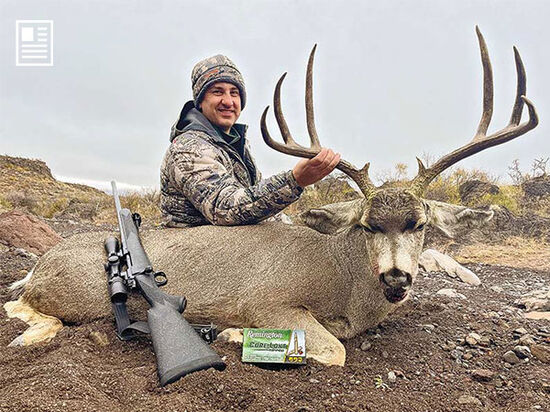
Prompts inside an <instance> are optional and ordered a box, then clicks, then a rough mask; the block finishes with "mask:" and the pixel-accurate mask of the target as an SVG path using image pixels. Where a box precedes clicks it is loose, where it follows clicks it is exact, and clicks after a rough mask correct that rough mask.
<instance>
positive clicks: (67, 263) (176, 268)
mask: <svg viewBox="0 0 550 412" xmlns="http://www.w3.org/2000/svg"><path fill="white" fill-rule="evenodd" d="M107 236H108V233H97V232H96V233H86V234H80V235H76V236H73V237H71V238H70V239H68V240H66V241H65V242H62V243H61V244H59V245H57V246H56V247H55V248H53V249H52V250H51V251H49V252H48V253H47V254H46V255H44V256H43V257H42V258H41V259H40V261H39V263H38V265H37V266H36V268H35V270H34V274H33V276H32V278H31V280H30V281H29V282H28V283H27V285H26V288H25V293H24V294H23V296H22V300H23V301H24V302H25V303H27V304H29V305H30V306H32V307H33V308H34V309H35V310H37V311H39V312H41V313H44V314H47V315H50V316H55V317H57V318H59V319H61V320H62V321H64V322H70V323H73V322H76V323H81V322H89V321H92V320H95V319H98V318H108V317H112V312H111V305H110V301H109V297H108V294H107V287H106V277H105V276H106V275H105V273H104V272H103V269H102V268H103V264H104V261H105V252H104V250H103V241H104V239H105V238H106V237H107ZM141 237H142V240H143V244H144V247H145V249H146V250H147V251H148V255H149V257H150V259H151V262H152V263H153V265H154V267H155V268H156V269H157V270H163V271H164V272H166V273H167V275H168V276H169V282H168V284H167V285H166V286H165V290H166V292H168V293H171V294H175V295H184V296H186V298H187V299H188V306H187V309H186V310H185V312H184V315H185V317H186V319H187V320H188V321H190V322H196V323H201V322H209V321H212V322H214V323H216V324H218V325H220V326H222V327H285V328H287V327H305V329H306V331H307V329H309V327H308V326H309V325H308V324H307V322H306V323H305V324H304V323H302V324H296V319H295V315H294V313H295V312H296V311H298V312H303V314H304V316H305V317H306V318H309V317H311V318H312V319H315V320H317V321H318V322H319V324H320V325H323V326H320V325H314V326H315V327H314V329H315V330H313V331H311V332H310V334H314V335H315V334H316V333H317V334H321V335H322V334H324V333H325V334H326V335H327V336H325V337H323V336H321V337H320V338H319V339H320V340H319V341H318V343H319V344H321V346H322V343H323V341H324V340H327V339H328V340H329V341H330V340H332V341H334V338H333V337H336V338H349V337H352V336H355V335H357V334H358V333H360V332H362V331H364V330H365V329H367V328H369V327H372V326H374V325H376V324H378V323H379V322H380V321H381V320H382V319H383V318H384V317H385V316H386V314H387V313H388V312H390V311H391V310H392V308H393V307H395V306H396V305H394V304H392V303H390V302H388V301H387V300H386V299H384V295H383V293H382V290H381V289H380V287H379V285H378V284H379V279H378V275H377V274H375V273H374V272H373V271H372V264H371V262H370V261H369V254H368V251H367V243H366V237H367V234H365V233H364V232H363V231H361V230H359V229H351V230H346V231H344V232H342V233H340V234H338V235H335V236H332V235H327V234H322V233H319V232H317V231H315V230H312V229H310V228H308V227H304V226H294V225H286V224H282V223H277V222H273V223H263V224H259V225H254V226H240V227H213V226H202V227H194V228H187V229H166V230H157V231H149V232H144V233H142V236H141ZM129 307H130V311H132V312H133V313H136V312H137V313H140V312H141V311H143V310H144V309H145V308H146V304H145V301H144V300H143V299H141V298H140V297H135V298H131V299H130V300H129ZM141 316H144V315H143V314H142V315H141ZM323 329H325V330H324V331H323ZM308 332H309V331H308ZM329 335H332V336H333V337H332V338H329ZM308 341H311V339H309V340H308ZM310 346H311V345H310ZM308 349H309V350H310V351H313V352H312V354H313V356H314V357H315V354H316V350H315V349H316V345H315V344H313V346H312V347H311V348H308ZM339 349H343V348H339ZM331 350H332V348H330V349H329V350H327V351H328V352H330V351H331ZM320 352H323V351H322V350H321V351H320ZM337 352H338V353H336V354H335V355H336V359H333V361H334V362H330V363H342V362H343V358H342V356H343V354H342V352H341V350H340V351H337ZM321 360H323V359H321Z"/></svg>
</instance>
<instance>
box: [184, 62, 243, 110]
mask: <svg viewBox="0 0 550 412" xmlns="http://www.w3.org/2000/svg"><path fill="white" fill-rule="evenodd" d="M216 82H227V83H231V84H234V85H235V86H237V88H238V89H239V93H240V95H241V109H244V105H245V103H246V90H245V88H244V80H243V76H242V75H241V72H239V69H237V66H235V63H233V62H232V61H231V60H230V59H229V58H228V57H226V56H222V55H221V54H218V55H216V56H212V57H209V58H207V59H204V60H202V61H200V62H198V63H197V64H196V65H195V67H193V72H192V73H191V84H192V86H193V99H194V100H195V107H197V108H198V107H199V104H200V102H201V101H202V98H203V97H204V94H205V93H206V91H207V90H208V88H209V87H210V85H212V84H213V83H216Z"/></svg>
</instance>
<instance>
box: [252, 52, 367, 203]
mask: <svg viewBox="0 0 550 412" xmlns="http://www.w3.org/2000/svg"><path fill="white" fill-rule="evenodd" d="M316 47H317V45H315V46H314V47H313V49H312V51H311V53H310V55H309V61H308V67H307V75H306V115H307V126H308V132H309V136H310V141H311V147H309V148H307V147H304V146H301V145H299V144H298V143H296V142H295V140H294V139H293V138H292V136H291V134H290V130H289V129H288V125H287V123H286V121H285V118H284V115H283V110H282V108H281V87H282V84H283V81H284V79H285V76H286V73H284V74H283V75H282V76H281V78H280V79H279V81H278V82H277V85H276V86H275V92H274V93H273V105H274V111H275V118H276V119H277V124H278V125H279V129H280V131H281V135H282V136H283V140H284V142H285V143H284V144H282V143H278V142H276V141H274V140H273V139H272V138H271V135H270V134H269V131H268V129H267V122H266V118H267V112H268V111H269V106H267V107H266V108H265V110H264V112H263V113H262V117H261V120H260V129H261V132H262V137H263V139H264V141H265V143H266V144H267V145H268V146H269V147H271V148H272V149H273V150H276V151H278V152H281V153H284V154H288V155H291V156H297V157H305V158H312V157H315V156H317V154H319V152H320V151H321V144H320V143H319V138H318V136H317V132H316V130H315V123H314V119H313V93H312V83H313V57H314V55H315V49H316ZM336 168H337V169H339V170H341V171H342V172H344V173H345V174H346V175H348V176H349V177H350V178H351V179H353V181H354V182H355V183H357V185H358V186H359V189H361V192H363V194H364V195H365V197H370V194H372V193H373V192H374V190H376V186H374V184H373V183H372V182H371V180H370V178H369V175H368V171H369V163H367V164H365V166H363V168H362V169H360V170H359V169H357V168H356V167H355V166H353V165H352V164H351V163H349V162H347V161H346V160H344V159H340V161H339V162H338V165H337V166H336Z"/></svg>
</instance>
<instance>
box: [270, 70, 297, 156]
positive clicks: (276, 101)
mask: <svg viewBox="0 0 550 412" xmlns="http://www.w3.org/2000/svg"><path fill="white" fill-rule="evenodd" d="M285 77H286V72H285V73H283V75H282V76H281V77H280V78H279V81H277V85H276V86H275V93H274V94H273V106H274V110H275V118H276V119H277V124H278V125H279V130H280V131H281V135H282V136H283V140H284V142H285V143H287V144H292V145H296V142H295V141H294V139H293V138H292V135H291V134H290V130H288V125H287V124H286V120H285V116H284V115H283V109H282V108H281V85H282V84H283V81H284V80H285Z"/></svg>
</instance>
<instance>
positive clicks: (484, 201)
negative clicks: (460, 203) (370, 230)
mask: <svg viewBox="0 0 550 412" xmlns="http://www.w3.org/2000/svg"><path fill="white" fill-rule="evenodd" d="M521 195H522V192H521V189H520V188H519V187H517V186H500V193H497V194H489V193H487V194H485V195H483V196H482V197H481V198H480V199H479V200H477V201H476V202H475V204H472V205H470V206H482V205H483V206H484V205H498V206H504V207H505V208H506V209H508V210H509V211H510V212H512V213H514V214H515V215H519V214H520V213H521V207H520V199H521Z"/></svg>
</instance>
